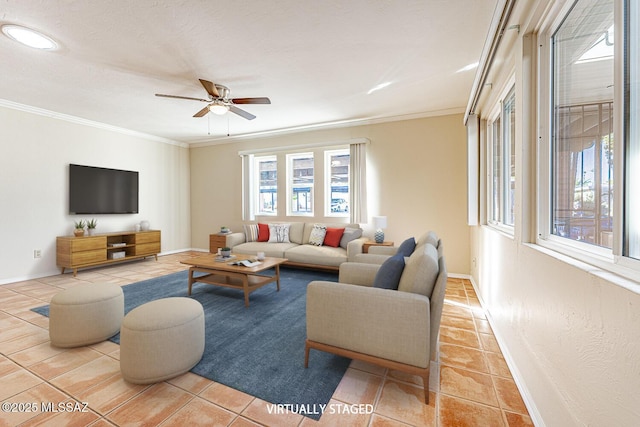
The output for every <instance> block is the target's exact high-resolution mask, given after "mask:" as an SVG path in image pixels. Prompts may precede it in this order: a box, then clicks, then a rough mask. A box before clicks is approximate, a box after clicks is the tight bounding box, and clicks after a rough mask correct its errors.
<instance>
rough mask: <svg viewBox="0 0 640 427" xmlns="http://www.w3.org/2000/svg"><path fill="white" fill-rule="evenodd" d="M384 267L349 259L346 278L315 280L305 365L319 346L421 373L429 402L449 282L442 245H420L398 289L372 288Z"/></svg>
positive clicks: (342, 269)
mask: <svg viewBox="0 0 640 427" xmlns="http://www.w3.org/2000/svg"><path fill="white" fill-rule="evenodd" d="M400 258H402V257H401V256H400ZM381 268H382V266H381V265H380V264H373V263H358V262H347V263H344V264H342V266H341V267H340V282H341V283H335V282H325V281H314V282H311V283H310V284H309V286H308V288H307V340H306V345H305V366H308V363H309V353H310V350H311V349H316V350H321V351H326V352H330V353H334V354H338V355H341V356H345V357H348V358H351V359H359V360H363V361H366V362H369V363H374V364H378V365H380V366H383V367H385V368H389V369H393V370H399V371H403V372H407V373H409V374H413V375H419V376H421V377H422V378H423V381H424V399H425V402H426V403H429V368H430V360H435V354H436V348H437V339H438V331H439V329H440V318H441V315H442V308H443V304H444V294H445V288H446V283H447V272H446V267H445V261H444V257H443V256H442V244H439V247H438V249H436V248H435V247H434V246H433V245H432V244H430V243H423V244H418V245H417V246H416V248H415V250H414V252H413V253H412V254H411V256H410V257H408V258H406V263H405V266H404V268H403V270H402V275H401V277H400V281H399V287H398V290H393V289H383V288H378V287H372V283H373V281H374V278H375V276H376V274H377V272H378V271H379V269H381ZM344 280H349V283H344V282H343V281H344Z"/></svg>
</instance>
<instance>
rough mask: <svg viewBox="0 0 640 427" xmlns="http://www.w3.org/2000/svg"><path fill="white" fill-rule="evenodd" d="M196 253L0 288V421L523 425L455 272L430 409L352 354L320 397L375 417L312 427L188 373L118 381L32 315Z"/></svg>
mask: <svg viewBox="0 0 640 427" xmlns="http://www.w3.org/2000/svg"><path fill="white" fill-rule="evenodd" d="M194 255H197V253H194V252H184V253H179V254H174V255H167V256H162V257H159V258H158V261H155V260H153V259H147V260H144V261H138V262H130V263H126V264H120V265H114V266H109V267H102V268H96V269H90V270H84V271H80V272H79V273H78V276H77V277H76V278H74V277H73V276H72V275H71V274H64V275H56V276H51V277H45V278H42V279H38V280H28V281H24V282H19V283H11V284H7V285H3V286H0V401H1V402H2V403H3V404H4V405H6V403H7V402H9V403H13V404H22V407H21V409H22V410H23V411H22V412H5V411H2V412H0V426H18V425H19V426H36V425H47V426H95V427H102V426H113V425H119V426H129V425H136V426H155V425H161V426H163V427H169V426H183V425H189V426H197V425H203V426H205V425H206V426H234V427H241V426H256V425H266V426H304V427H308V426H312V425H316V424H317V425H323V426H324V425H326V426H376V427H378V426H441V427H446V426H482V427H485V426H531V425H533V424H532V422H531V419H530V417H529V415H528V413H527V409H526V407H525V405H524V403H523V401H522V398H521V396H520V393H519V392H518V389H517V388H516V385H515V383H514V381H513V378H512V377H511V373H510V372H509V368H508V367H507V364H506V363H505V360H504V358H503V357H502V354H501V352H500V348H499V347H498V345H497V342H496V339H495V337H494V335H493V332H492V331H491V327H490V326H489V322H488V321H487V320H486V317H485V315H484V312H483V310H482V308H481V306H480V303H479V301H478V299H477V297H476V294H475V292H474V290H473V287H472V286H471V284H470V283H469V282H468V281H467V280H463V279H449V282H448V285H447V295H446V304H445V308H444V312H443V316H442V325H441V329H440V349H439V353H438V361H437V362H432V363H433V364H432V367H431V372H432V374H431V380H430V385H429V388H430V404H429V405H425V404H424V403H423V391H422V379H420V378H419V377H413V376H408V375H406V374H402V373H400V372H395V371H387V370H386V369H381V368H378V367H376V366H372V365H368V364H364V363H360V362H357V361H354V362H352V363H351V366H350V367H349V369H348V370H347V372H346V374H345V376H344V378H343V379H342V382H341V383H340V384H339V386H338V388H337V389H336V391H335V393H334V395H333V399H332V401H331V402H330V403H335V404H336V405H333V408H338V409H340V408H345V407H346V408H352V407H354V406H351V405H352V404H370V405H372V407H373V413H364V414H349V415H344V414H340V415H338V414H330V413H328V412H327V413H325V414H324V415H323V416H322V417H321V419H320V421H319V422H316V421H314V420H311V419H309V418H306V417H303V416H302V415H298V414H291V413H290V414H280V415H273V414H269V411H268V410H267V402H265V401H263V400H260V399H258V398H254V397H253V396H249V395H247V394H245V393H242V392H240V391H237V390H234V389H232V388H229V387H227V386H225V385H223V384H219V383H215V382H213V381H210V380H208V379H206V378H202V377H200V376H197V375H195V374H192V373H190V372H189V373H187V374H184V375H182V376H180V377H177V378H174V379H172V380H170V381H165V382H162V383H159V384H154V385H148V386H141V385H133V384H129V383H126V382H125V381H124V380H123V379H122V377H121V376H120V370H119V362H118V357H119V346H118V345H117V344H114V343H112V342H110V341H105V342H102V343H99V344H95V345H92V346H89V347H80V348H75V349H60V348H55V347H52V346H51V345H50V343H49V336H48V322H49V319H48V318H46V317H43V316H40V315H39V314H36V313H34V312H32V311H30V309H31V308H32V307H37V306H41V305H44V304H47V303H48V302H49V301H50V299H51V297H52V296H53V295H54V294H55V293H56V292H59V291H60V290H61V289H66V288H69V287H72V286H78V285H88V284H90V283H92V282H95V281H105V280H106V281H109V282H112V283H117V284H119V285H126V284H129V283H133V282H137V281H140V280H145V279H149V278H152V277H157V276H161V275H164V274H169V273H172V272H175V271H180V270H184V269H185V268H186V266H185V265H183V264H180V260H183V259H185V258H186V257H191V256H194ZM185 286H186V285H185ZM300 363H303V361H302V360H301V361H300ZM41 402H47V403H53V404H55V405H62V409H65V411H58V412H53V411H44V412H43V411H41V409H42V408H41ZM84 402H86V403H87V404H88V405H87V407H86V408H84V407H83V406H82V405H83V403H84ZM31 403H36V405H35V409H36V411H35V412H33V411H32V412H28V410H29V409H34V408H33V407H30V405H31ZM345 404H346V405H345ZM4 405H3V409H4V408H5V406H4ZM58 407H60V406H58ZM363 408H365V412H366V408H367V407H366V406H363ZM13 409H18V408H17V405H13ZM71 409H72V410H74V411H67V410H71ZM76 409H79V410H81V411H75V410H76Z"/></svg>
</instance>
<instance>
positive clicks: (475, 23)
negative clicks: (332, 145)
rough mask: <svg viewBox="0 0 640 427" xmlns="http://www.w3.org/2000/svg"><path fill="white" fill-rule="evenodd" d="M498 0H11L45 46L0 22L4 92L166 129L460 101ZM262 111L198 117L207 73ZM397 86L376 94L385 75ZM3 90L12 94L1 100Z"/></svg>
mask: <svg viewBox="0 0 640 427" xmlns="http://www.w3.org/2000/svg"><path fill="white" fill-rule="evenodd" d="M495 4H496V0H385V1H376V0H368V1H367V0H342V1H339V0H315V1H312V0H251V1H249V0H238V1H231V0H229V1H213V0H203V1H195V0H173V1H169V0H154V1H152V0H137V1H133V0H111V1H109V0H3V1H0V24H6V23H11V24H19V25H24V26H28V27H31V28H34V29H37V30H39V31H41V32H43V33H44V34H46V35H49V36H50V37H52V38H54V39H55V40H56V41H58V43H59V44H60V49H59V50H57V51H52V52H46V51H38V50H35V49H31V48H28V47H24V46H22V45H20V44H18V43H16V42H15V41H13V40H11V39H9V38H7V37H5V36H4V35H0V68H1V69H2V74H1V78H0V99H2V100H6V101H10V102H11V103H18V104H23V105H27V106H32V107H37V108H41V109H45V110H50V111H54V112H57V113H62V114H66V115H71V116H76V117H79V118H82V119H87V120H91V121H96V122H100V123H105V124H108V125H112V126H117V127H121V128H125V129H130V130H134V131H138V132H143V133H147V134H151V135H156V136H160V137H164V138H169V139H171V140H175V141H181V142H204V141H208V140H216V139H220V138H224V137H225V136H226V135H227V132H229V133H230V134H231V135H246V134H254V133H259V132H265V131H273V130H279V129H289V128H296V127H304V126H312V125H319V124H328V123H334V122H341V121H355V122H357V121H359V120H367V119H381V118H389V117H398V116H401V117H402V116H419V115H428V114H434V113H442V112H448V111H451V112H454V111H455V112H458V111H463V110H464V107H465V106H466V104H467V100H468V97H469V92H470V89H471V85H472V82H473V79H474V76H475V69H474V70H470V71H465V72H457V71H458V70H459V69H461V68H462V67H465V66H466V65H468V64H470V63H473V62H476V61H478V60H479V58H480V55H481V51H482V47H483V44H484V41H485V38H486V36H487V31H488V29H489V25H490V21H491V17H492V14H493V11H494V8H495ZM199 78H202V79H205V80H210V81H213V82H215V83H219V84H223V85H225V86H227V87H229V88H230V89H231V97H233V98H239V97H259V96H267V97H269V98H270V99H271V103H272V104H271V105H245V106H242V108H243V109H245V110H246V111H249V112H250V113H252V114H254V115H256V116H257V119H255V120H252V121H248V120H245V119H243V118H241V117H239V116H237V115H234V114H227V115H225V116H215V115H213V114H208V115H207V116H206V117H203V118H193V117H192V116H193V114H195V113H196V112H197V111H198V110H200V109H201V108H202V107H204V106H205V105H206V104H204V103H201V102H198V101H189V100H180V99H168V98H159V97H156V96H154V94H155V93H164V94H173V95H182V96H190V97H196V98H206V93H205V91H204V89H203V88H202V86H201V85H200V83H199V82H198V79H199ZM385 82H392V84H391V85H389V86H388V87H386V88H384V89H381V90H378V91H376V92H373V93H371V94H369V95H368V94H367V92H368V91H369V90H370V89H372V88H373V87H375V86H376V85H378V84H381V83H385ZM5 104H6V103H5Z"/></svg>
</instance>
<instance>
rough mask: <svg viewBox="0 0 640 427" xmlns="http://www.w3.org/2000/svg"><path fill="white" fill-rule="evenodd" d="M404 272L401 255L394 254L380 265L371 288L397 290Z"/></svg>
mask: <svg viewBox="0 0 640 427" xmlns="http://www.w3.org/2000/svg"><path fill="white" fill-rule="evenodd" d="M403 270H404V256H403V255H402V254H396V255H394V256H392V257H389V258H388V259H387V260H386V261H385V262H383V263H382V265H381V266H380V268H379V269H378V272H377V273H376V277H375V278H374V279H373V287H375V288H383V289H393V290H396V289H398V284H399V283H400V277H401V276H402V271H403Z"/></svg>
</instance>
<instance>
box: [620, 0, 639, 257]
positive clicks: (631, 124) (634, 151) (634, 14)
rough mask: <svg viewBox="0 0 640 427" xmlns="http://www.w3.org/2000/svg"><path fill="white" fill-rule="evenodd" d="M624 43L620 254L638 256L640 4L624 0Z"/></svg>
mask: <svg viewBox="0 0 640 427" xmlns="http://www.w3.org/2000/svg"><path fill="white" fill-rule="evenodd" d="M625 9H626V11H627V14H628V15H627V17H626V21H627V28H628V29H629V30H628V31H629V32H628V34H627V37H626V40H627V41H628V42H627V45H626V46H625V64H624V65H625V66H624V68H625V70H626V73H625V86H624V87H625V99H624V108H625V111H626V114H625V117H626V120H627V123H625V124H626V129H625V133H626V135H625V136H626V138H625V140H626V141H625V148H626V150H625V151H626V159H625V160H626V164H625V167H626V174H625V175H626V176H625V184H626V191H625V197H626V198H625V209H626V211H625V212H624V236H623V255H624V256H627V257H629V258H634V259H640V44H639V43H638V40H640V5H639V4H638V2H637V1H632V0H628V1H627V2H626V8H625Z"/></svg>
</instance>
